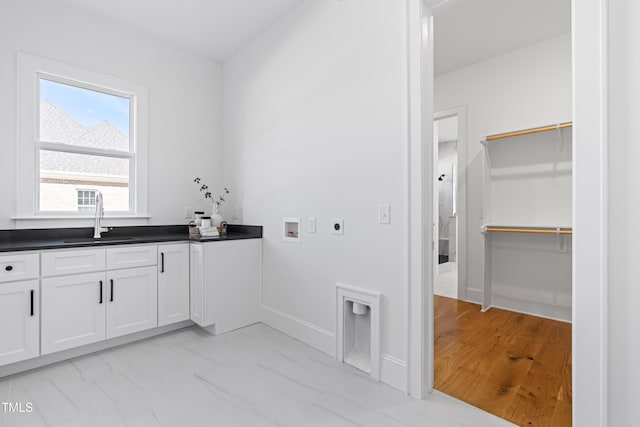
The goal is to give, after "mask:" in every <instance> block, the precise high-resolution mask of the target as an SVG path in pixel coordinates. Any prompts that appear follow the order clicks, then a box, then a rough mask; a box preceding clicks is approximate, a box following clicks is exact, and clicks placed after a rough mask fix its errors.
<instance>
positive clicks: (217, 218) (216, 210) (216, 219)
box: [211, 202, 224, 227]
mask: <svg viewBox="0 0 640 427" xmlns="http://www.w3.org/2000/svg"><path fill="white" fill-rule="evenodd" d="M222 221H224V218H223V217H222V215H220V206H218V205H217V204H216V203H215V202H213V213H212V214H211V225H212V226H213V227H220V223H221V222H222Z"/></svg>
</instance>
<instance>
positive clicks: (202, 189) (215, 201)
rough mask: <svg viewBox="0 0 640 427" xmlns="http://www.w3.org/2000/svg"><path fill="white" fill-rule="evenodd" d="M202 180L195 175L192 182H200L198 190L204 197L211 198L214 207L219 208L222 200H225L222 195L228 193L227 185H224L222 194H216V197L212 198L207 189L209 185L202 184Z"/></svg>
mask: <svg viewBox="0 0 640 427" xmlns="http://www.w3.org/2000/svg"><path fill="white" fill-rule="evenodd" d="M201 181H202V180H201V179H200V178H198V177H196V178H195V179H194V180H193V182H195V183H196V184H200V192H201V193H203V194H204V198H205V199H211V201H212V202H213V204H214V205H215V206H216V208H219V207H220V205H222V202H224V201H225V199H224V196H225V195H227V194H229V189H228V188H227V187H224V190H223V191H222V194H221V195H220V196H218V197H217V198H216V199H214V198H213V196H212V194H211V191H209V186H208V185H207V184H203V183H202V182H201Z"/></svg>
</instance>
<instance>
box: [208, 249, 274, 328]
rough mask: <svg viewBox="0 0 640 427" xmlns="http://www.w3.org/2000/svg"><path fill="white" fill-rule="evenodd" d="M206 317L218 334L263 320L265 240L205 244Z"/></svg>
mask: <svg viewBox="0 0 640 427" xmlns="http://www.w3.org/2000/svg"><path fill="white" fill-rule="evenodd" d="M204 247H205V256H204V268H205V284H204V287H205V293H204V295H205V301H206V303H205V304H206V306H205V318H206V319H207V322H210V323H214V324H215V333H216V334H220V333H223V332H227V331H231V330H233V329H237V328H241V327H244V326H248V325H251V324H253V323H256V322H259V321H260V312H259V310H260V277H261V268H262V239H246V240H231V241H226V242H210V243H205V244H204Z"/></svg>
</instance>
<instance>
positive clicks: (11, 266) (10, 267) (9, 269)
mask: <svg viewBox="0 0 640 427" xmlns="http://www.w3.org/2000/svg"><path fill="white" fill-rule="evenodd" d="M4 269H5V270H7V271H11V270H13V265H7V266H6V267H5V268H4Z"/></svg>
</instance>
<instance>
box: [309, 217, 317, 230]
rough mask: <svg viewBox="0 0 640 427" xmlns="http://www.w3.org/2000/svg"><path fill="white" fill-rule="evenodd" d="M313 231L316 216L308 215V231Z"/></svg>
mask: <svg viewBox="0 0 640 427" xmlns="http://www.w3.org/2000/svg"><path fill="white" fill-rule="evenodd" d="M315 232H316V217H315V216H310V217H309V233H315Z"/></svg>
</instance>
